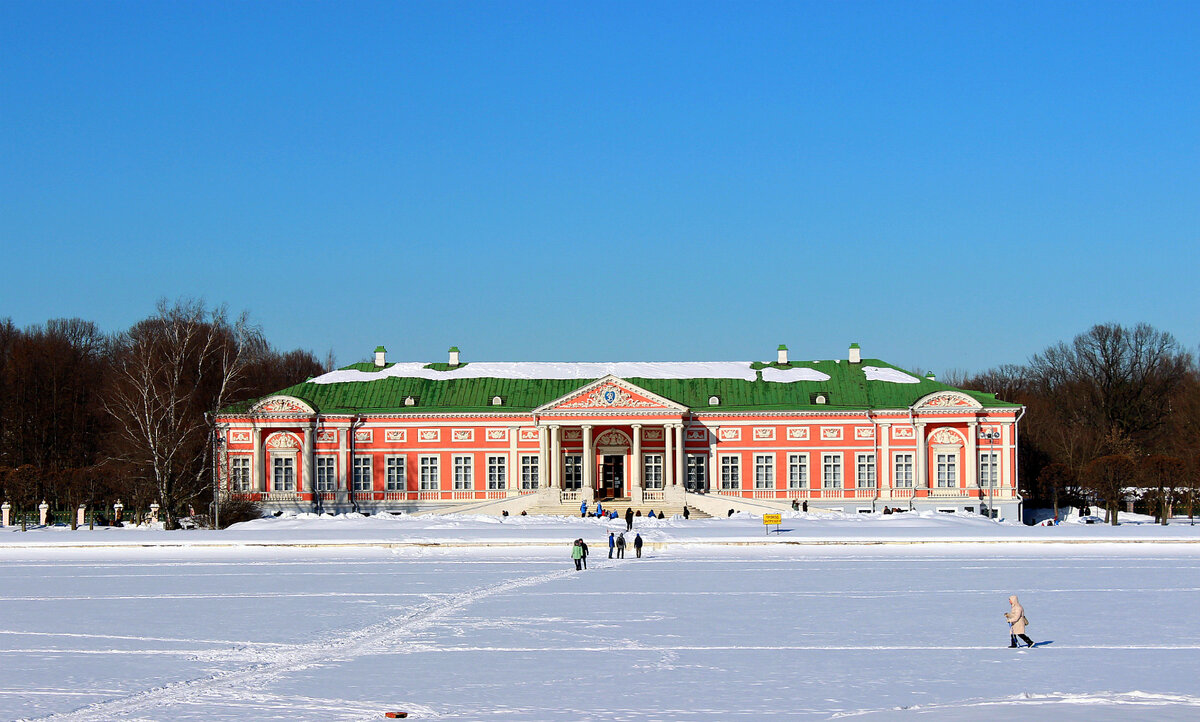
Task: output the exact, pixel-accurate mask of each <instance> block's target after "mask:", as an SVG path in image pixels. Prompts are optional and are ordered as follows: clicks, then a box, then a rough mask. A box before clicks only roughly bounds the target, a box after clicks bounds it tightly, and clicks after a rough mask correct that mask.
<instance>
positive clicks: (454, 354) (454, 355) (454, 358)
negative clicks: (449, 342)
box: [450, 346, 458, 366]
mask: <svg viewBox="0 0 1200 722" xmlns="http://www.w3.org/2000/svg"><path fill="white" fill-rule="evenodd" d="M450 365H451V366H457V365H458V346H451V347H450Z"/></svg>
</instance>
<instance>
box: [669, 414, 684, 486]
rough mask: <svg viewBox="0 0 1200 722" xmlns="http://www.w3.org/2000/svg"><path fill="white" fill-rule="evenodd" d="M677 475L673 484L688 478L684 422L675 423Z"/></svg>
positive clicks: (673, 478)
mask: <svg viewBox="0 0 1200 722" xmlns="http://www.w3.org/2000/svg"><path fill="white" fill-rule="evenodd" d="M674 428H675V476H674V477H672V481H671V483H672V484H680V483H682V482H683V481H685V480H686V479H687V456H686V455H685V454H684V449H683V424H675V427H674Z"/></svg>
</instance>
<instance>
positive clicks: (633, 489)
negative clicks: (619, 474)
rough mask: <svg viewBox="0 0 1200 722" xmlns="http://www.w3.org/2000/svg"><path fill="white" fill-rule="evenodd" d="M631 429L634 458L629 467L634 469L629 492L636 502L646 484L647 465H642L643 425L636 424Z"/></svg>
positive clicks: (630, 476) (630, 471)
mask: <svg viewBox="0 0 1200 722" xmlns="http://www.w3.org/2000/svg"><path fill="white" fill-rule="evenodd" d="M631 428H632V429H633V458H631V459H630V460H629V465H630V466H631V467H633V468H631V469H630V470H629V485H630V489H629V491H630V498H632V499H634V500H635V501H636V500H637V499H638V498H639V497H638V493H639V492H640V491H641V489H642V485H643V484H645V480H644V479H643V478H642V474H643V473H644V471H645V468H646V465H645V464H644V463H642V425H641V424H634V425H633V426H632V427H631Z"/></svg>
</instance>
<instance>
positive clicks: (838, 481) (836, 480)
mask: <svg viewBox="0 0 1200 722" xmlns="http://www.w3.org/2000/svg"><path fill="white" fill-rule="evenodd" d="M831 459H832V460H833V461H834V462H836V463H834V464H832V466H833V467H834V469H833V470H834V471H835V472H836V476H835V477H833V478H831V477H830V474H829V473H828V471H827V467H829V466H830V463H829V462H830V460H831ZM843 461H844V460H843V459H842V455H841V454H821V488H822V489H844V488H846V469H845V465H844V464H843Z"/></svg>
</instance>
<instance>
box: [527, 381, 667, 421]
mask: <svg viewBox="0 0 1200 722" xmlns="http://www.w3.org/2000/svg"><path fill="white" fill-rule="evenodd" d="M686 408H687V407H685V406H682V405H680V404H677V403H675V402H674V401H671V400H670V399H667V398H663V397H662V396H658V395H657V394H654V393H652V392H650V391H647V390H646V389H643V388H639V387H638V386H636V385H634V384H631V383H629V382H628V381H625V380H623V379H619V378H617V377H616V376H606V377H604V378H602V379H598V380H596V381H593V382H592V383H590V384H588V385H587V386H584V387H583V388H581V389H576V390H575V391H573V392H571V393H570V394H567V395H566V396H563V397H561V398H558V399H555V400H554V401H551V402H550V403H548V404H546V405H545V406H541V407H539V408H537V409H534V411H535V412H537V413H544V412H556V411H610V410H614V411H620V410H629V411H632V412H635V413H636V412H638V411H658V410H662V411H670V412H679V411H684V410H686Z"/></svg>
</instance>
